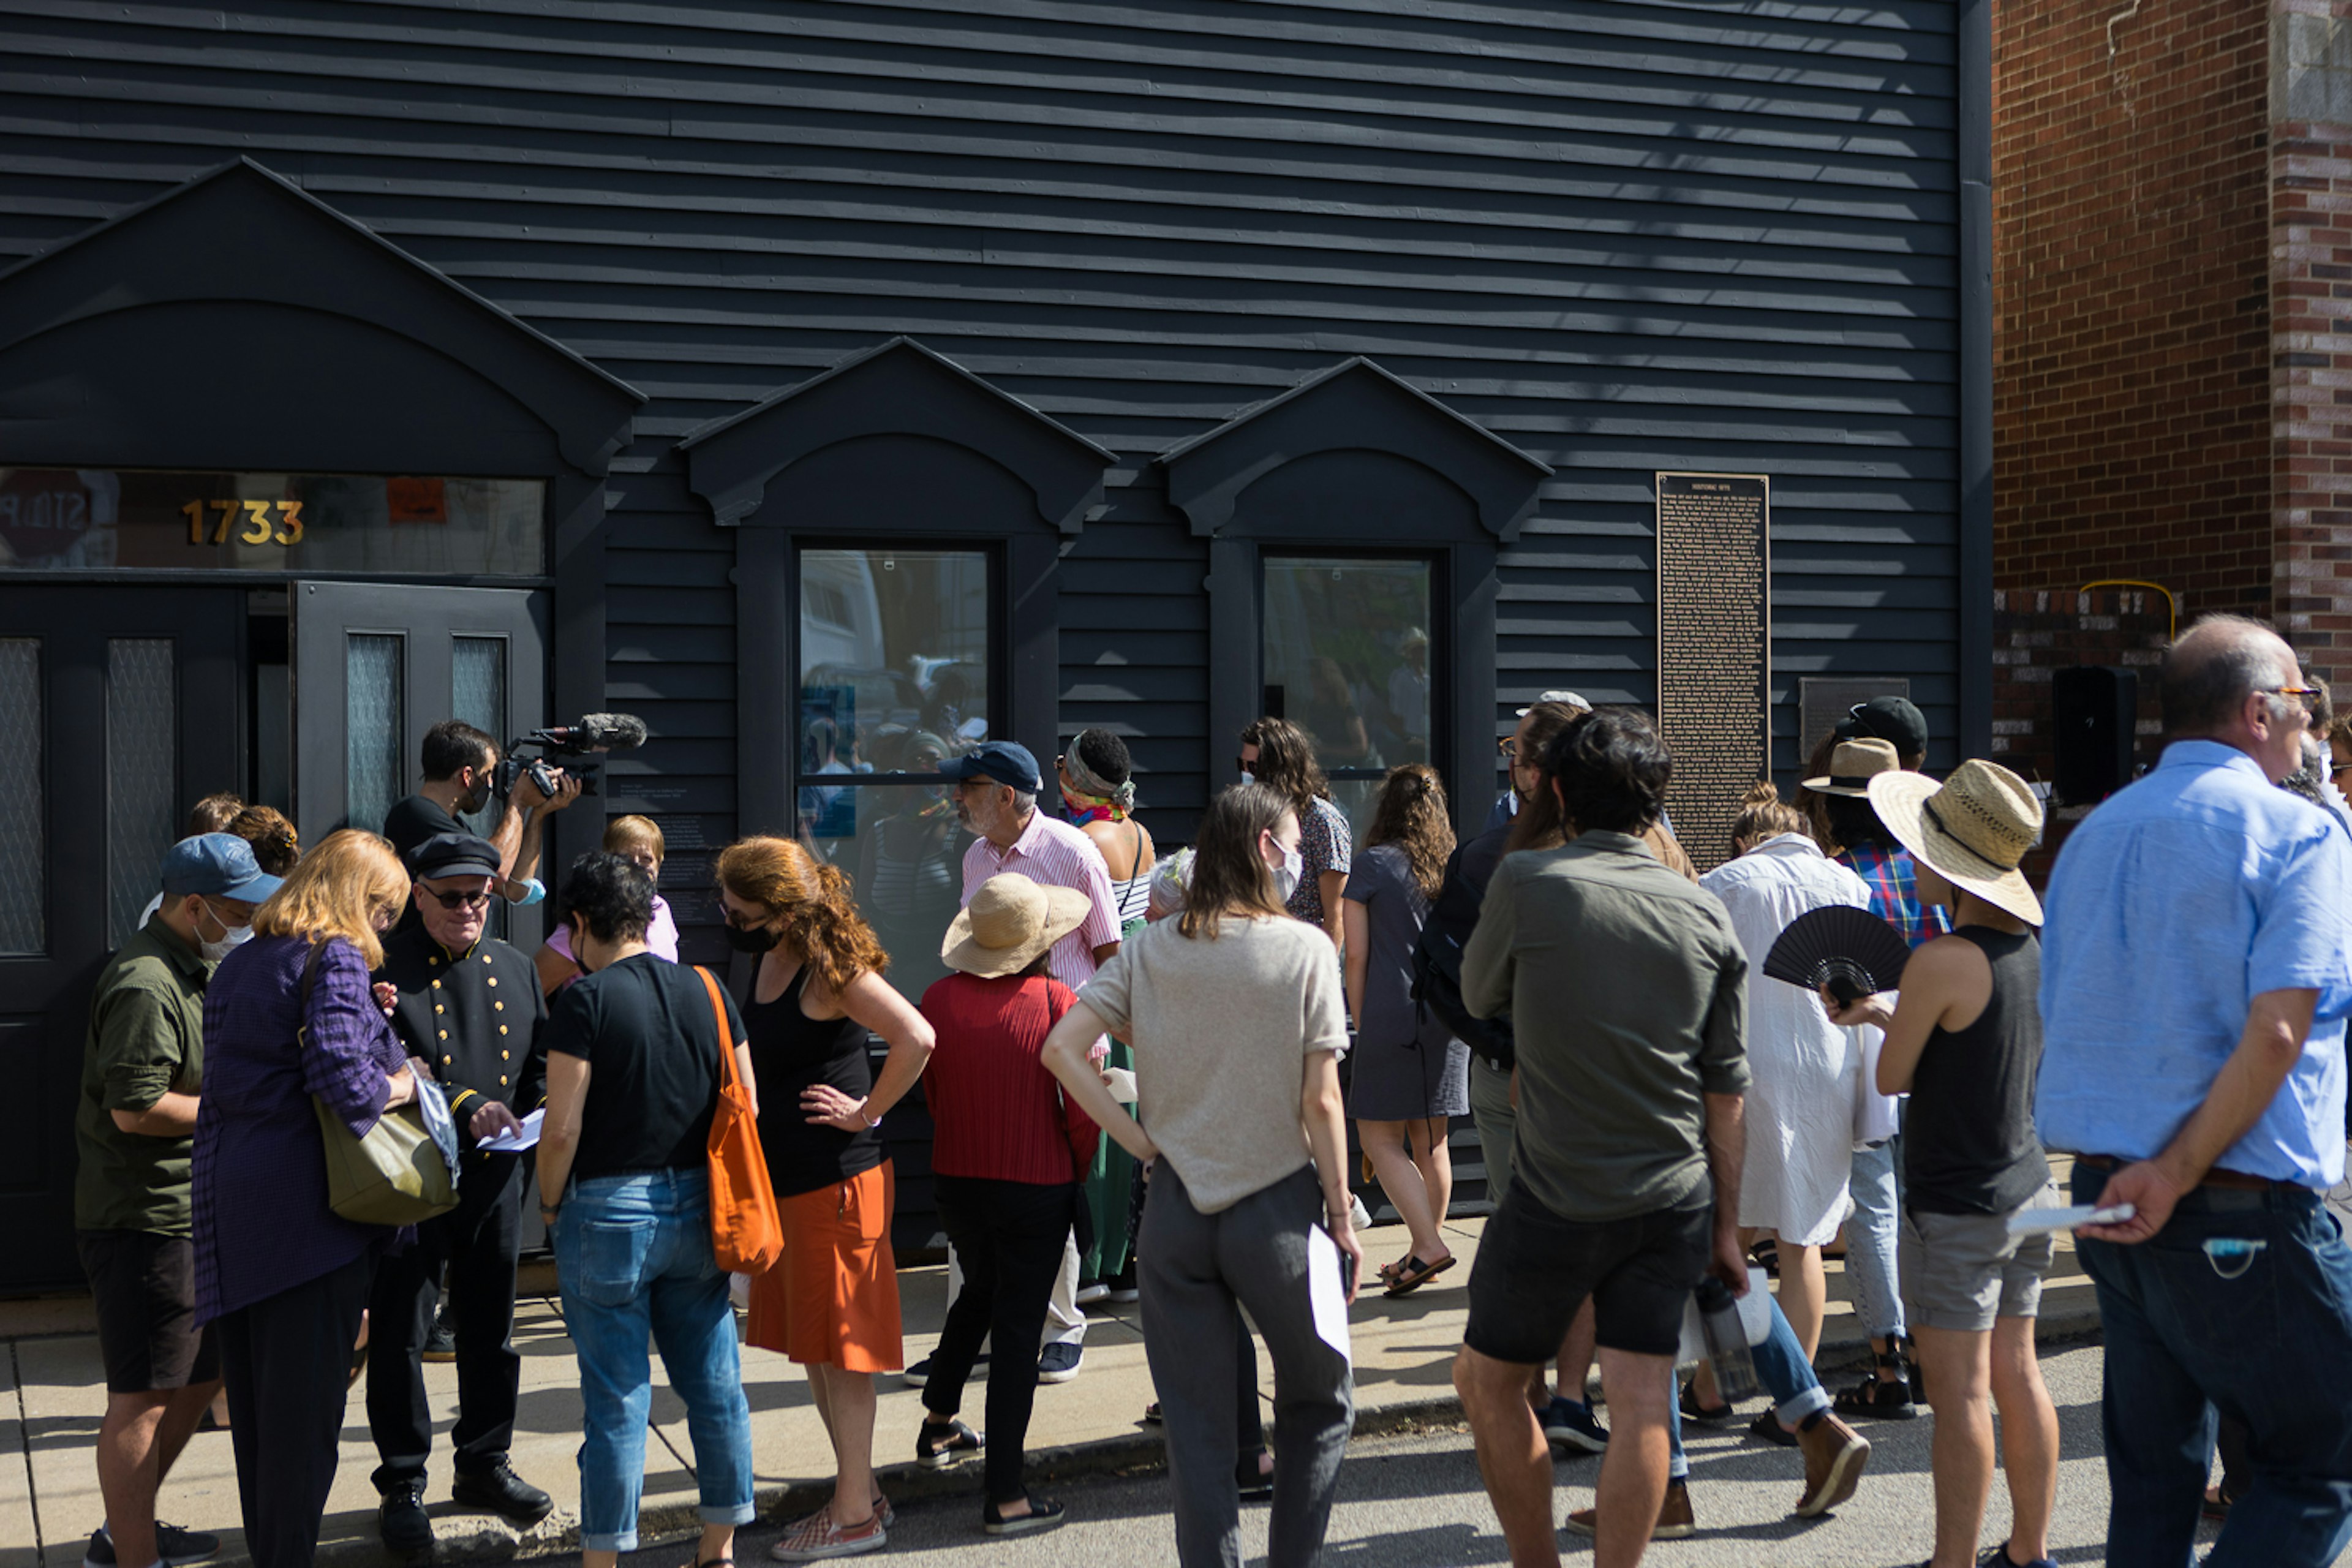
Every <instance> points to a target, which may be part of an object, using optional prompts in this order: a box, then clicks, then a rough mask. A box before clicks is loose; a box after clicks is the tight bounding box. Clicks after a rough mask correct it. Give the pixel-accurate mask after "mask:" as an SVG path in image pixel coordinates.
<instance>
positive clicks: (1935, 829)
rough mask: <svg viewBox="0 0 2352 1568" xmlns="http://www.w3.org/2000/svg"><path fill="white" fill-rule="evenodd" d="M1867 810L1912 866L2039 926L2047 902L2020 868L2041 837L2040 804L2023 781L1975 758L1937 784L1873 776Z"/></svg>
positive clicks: (1919, 776)
mask: <svg viewBox="0 0 2352 1568" xmlns="http://www.w3.org/2000/svg"><path fill="white" fill-rule="evenodd" d="M1840 750H1843V747H1841V748H1840ZM1870 804H1871V805H1873V806H1874V807H1875V808H1876V809H1877V812H1878V820H1879V821H1881V822H1883V823H1885V824H1886V828H1887V831H1888V832H1890V833H1892V834H1894V835H1895V837H1897V838H1899V839H1901V840H1902V841H1903V847H1904V848H1906V849H1908V850H1909V851H1911V857H1912V858H1913V859H1915V860H1917V861H1918V862H1919V863H1920V864H1922V865H1924V866H1927V867H1928V868H1930V869H1932V870H1934V871H1935V872H1936V874H1937V875H1938V876H1940V877H1942V878H1943V879H1945V880H1946V881H1948V882H1949V883H1951V884H1952V886H1954V887H1956V888H1963V889H1967V890H1968V891H1969V892H1971V893H1974V894H1975V895H1976V896H1977V897H1978V898H1979V899H1982V900H1984V901H1985V902H1987V903H1989V904H1990V905H1992V906H1993V907H1994V908H1996V909H2000V910H2007V911H2008V912H2010V913H2011V914H2013V915H2015V916H2016V917H2017V918H2018V919H2019V920H2021V921H2026V922H2027V923H2028V924H2030V925H2037V926H2038V925H2040V924H2041V923H2042V900H2040V899H2037V898H2035V897H2034V896H2033V889H2032V888H2030V887H2028V886H2027V885H2026V881H2025V877H2024V875H2023V873H2021V872H2020V871H2019V870H2018V868H2017V865H2018V862H2019V861H2021V860H2022V859H2024V858H2025V852H2026V851H2027V850H2028V849H2031V848H2032V847H2033V840H2034V838H2035V837H2037V836H2038V835H2039V834H2040V833H2041V831H2042V803H2041V802H2040V801H2038V800H2036V799H2034V798H2033V791H2032V788H2030V787H2029V786H2028V785H2027V784H2026V782H2025V781H2024V780H2023V779H2021V778H2019V777H2018V776H2017V775H2016V774H2015V773H2011V772H2010V771H2009V770H2008V769H2007V768H2004V767H2002V766H2001V765H2000V763H1988V762H1981V761H1979V760H1977V759H1975V758H1970V759H1969V761H1967V762H1965V763H1961V764H1960V765H1959V766H1958V768H1956V769H1954V770H1953V773H1952V776H1951V777H1950V778H1948V779H1947V780H1945V781H1944V782H1943V783H1942V784H1937V782H1936V781H1935V780H1934V779H1931V778H1929V777H1927V775H1926V774H1925V773H1878V774H1875V775H1874V776H1873V777H1872V779H1871V781H1870Z"/></svg>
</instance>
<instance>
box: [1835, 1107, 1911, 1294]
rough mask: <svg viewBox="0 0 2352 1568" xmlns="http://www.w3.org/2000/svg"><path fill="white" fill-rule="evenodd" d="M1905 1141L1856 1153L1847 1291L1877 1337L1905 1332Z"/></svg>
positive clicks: (1847, 1248) (1847, 1239) (1848, 1232)
mask: <svg viewBox="0 0 2352 1568" xmlns="http://www.w3.org/2000/svg"><path fill="white" fill-rule="evenodd" d="M1901 1142H1902V1140H1901V1138H1900V1137H1899V1136H1897V1137H1895V1138H1890V1139H1888V1140H1887V1141H1886V1142H1884V1143H1879V1144H1876V1145H1874V1146H1873V1147H1871V1148H1867V1149H1857V1150H1855V1151H1854V1152H1853V1180H1852V1183H1851V1184H1850V1190H1851V1191H1852V1192H1853V1223H1852V1224H1850V1225H1848V1226H1846V1233H1845V1277H1846V1280H1847V1296H1848V1299H1849V1300H1852V1301H1853V1315H1854V1318H1855V1320H1856V1321H1859V1322H1860V1323H1861V1324H1862V1331H1863V1332H1864V1333H1865V1334H1868V1335H1869V1336H1870V1337H1871V1338H1872V1339H1874V1340H1883V1339H1886V1338H1888V1337H1890V1336H1892V1335H1895V1334H1899V1333H1901V1332H1903V1295H1902V1292H1901V1291H1900V1290H1898V1289H1896V1288H1895V1237H1896V1234H1897V1230H1898V1227H1899V1224H1900V1221H1901V1217H1902V1215H1901V1202H1900V1198H1899V1197H1898V1195H1897V1192H1896V1187H1895V1154H1896V1152H1897V1150H1898V1148H1899V1147H1900V1145H1901Z"/></svg>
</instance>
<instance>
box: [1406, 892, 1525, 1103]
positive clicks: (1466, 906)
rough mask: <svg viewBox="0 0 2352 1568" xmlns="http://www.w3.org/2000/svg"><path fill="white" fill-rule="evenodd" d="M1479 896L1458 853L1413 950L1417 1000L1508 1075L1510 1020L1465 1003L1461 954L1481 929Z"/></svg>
mask: <svg viewBox="0 0 2352 1568" xmlns="http://www.w3.org/2000/svg"><path fill="white" fill-rule="evenodd" d="M1479 894H1480V889H1474V888H1472V887H1471V886H1470V880H1469V879H1468V878H1466V877H1465V876H1464V875H1462V852H1461V851H1460V850H1459V849H1457V850H1455V851H1454V858H1453V859H1451V860H1450V861H1448V862H1447V863H1446V867H1445V881H1444V885H1442V886H1441V887H1440V888H1439V889H1438V890H1437V900H1436V901H1435V902H1434V903H1433V904H1431V905H1430V907H1429V918H1428V919H1427V920H1425V921H1423V922H1422V927H1421V936H1420V938H1419V940H1418V941H1416V942H1414V943H1413V946H1412V999H1413V1000H1414V1001H1415V1002H1417V1003H1419V1004H1420V1005H1421V1006H1422V1008H1423V1011H1424V1012H1426V1013H1428V1014H1429V1015H1430V1016H1433V1017H1434V1018H1436V1019H1437V1021H1438V1022H1439V1023H1441V1024H1443V1025H1444V1026H1446V1028H1447V1029H1449V1030H1451V1031H1452V1032H1453V1035H1454V1038H1455V1039H1457V1040H1460V1041H1461V1042H1462V1043H1463V1044H1464V1045H1465V1046H1468V1047H1470V1048H1471V1050H1473V1051H1475V1052H1476V1053H1477V1054H1478V1055H1479V1056H1480V1057H1482V1058H1485V1060H1486V1063H1487V1065H1488V1066H1490V1067H1492V1068H1495V1069H1496V1071H1497V1072H1508V1071H1509V1070H1510V1069H1511V1067H1512V1065H1513V1064H1514V1063H1516V1062H1517V1060H1518V1052H1517V1048H1516V1047H1514V1046H1513V1044H1512V1038H1511V1020H1510V1018H1509V1017H1508V1016H1498V1017H1493V1018H1481V1017H1477V1016H1474V1015H1473V1014H1472V1013H1471V1011H1470V1009H1469V1008H1468V1007H1467V1006H1465V1005H1464V1004H1463V1001H1462V950H1463V948H1464V947H1465V946H1467V945H1468V943H1469V941H1470V933H1471V932H1472V931H1476V930H1477V929H1478V908H1479V902H1480V898H1479Z"/></svg>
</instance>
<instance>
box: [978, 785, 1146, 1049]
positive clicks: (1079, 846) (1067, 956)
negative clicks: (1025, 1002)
mask: <svg viewBox="0 0 2352 1568" xmlns="http://www.w3.org/2000/svg"><path fill="white" fill-rule="evenodd" d="M1007 871H1017V872H1019V873H1020V874H1021V875H1022V876H1024V877H1026V878H1028V879H1030V880H1031V881H1033V882H1035V883H1038V884H1040V885H1041V886H1044V887H1049V888H1075V889H1077V890H1078V891H1079V892H1081V893H1084V894H1086V895H1087V897H1088V898H1089V899H1092V900H1094V906H1095V907H1094V909H1093V910H1091V911H1090V912H1089V913H1088V914H1087V918H1086V921H1084V923H1082V924H1081V925H1080V926H1079V927H1078V929H1077V930H1076V931H1072V932H1071V933H1070V934H1069V935H1067V936H1066V937H1064V938H1063V939H1062V940H1061V941H1059V942H1055V944H1054V947H1053V951H1052V952H1049V953H1047V954H1046V956H1045V972H1046V973H1049V974H1051V975H1052V976H1053V977H1054V978H1055V979H1056V980H1058V981H1060V982H1061V983H1062V984H1065V985H1066V986H1068V987H1069V988H1070V989H1071V990H1072V991H1076V989H1077V988H1078V987H1079V986H1081V985H1084V984H1086V983H1087V981H1089V980H1092V979H1093V978H1094V977H1095V970H1096V969H1097V964H1096V963H1095V949H1097V948H1098V947H1110V946H1113V945H1116V944H1117V942H1118V936H1119V925H1118V900H1117V899H1115V898H1113V897H1112V895H1111V890H1110V866H1109V863H1108V862H1107V861H1105V860H1104V859H1103V858H1102V851H1101V850H1099V849H1097V848H1096V847H1095V841H1094V840H1093V839H1091V838H1089V837H1087V836H1086V835H1085V834H1084V833H1082V832H1080V831H1079V830H1078V829H1076V828H1075V827H1073V826H1070V825H1069V824H1068V823H1066V822H1056V821H1055V820H1054V818H1052V817H1051V816H1046V815H1045V813H1044V812H1042V811H1038V812H1033V813H1031V814H1030V817H1029V826H1026V827H1024V828H1023V829H1022V830H1021V837H1018V838H1016V839H1014V840H1013V847H1011V848H1009V849H999V848H997V847H996V846H995V845H993V844H992V843H990V842H989V841H988V840H987V839H985V838H975V839H973V840H972V841H971V847H970V848H968V849H966V850H965V851H964V852H963V901H964V902H965V903H967V904H968V903H970V902H971V896H972V895H973V894H974V893H976V892H978V891H980V885H981V884H982V882H985V881H987V880H988V879H990V878H991V877H999V876H1003V874H1004V873H1005V872H1007ZM1095 1044H1096V1045H1097V1047H1108V1041H1105V1040H1097V1041H1096V1042H1095Z"/></svg>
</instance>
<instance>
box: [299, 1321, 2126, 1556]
mask: <svg viewBox="0 0 2352 1568" xmlns="http://www.w3.org/2000/svg"><path fill="white" fill-rule="evenodd" d="M2098 1333H2099V1314H2098V1309H2097V1307H2096V1305H2095V1304H2088V1305H2084V1306H2074V1307H2071V1308H2070V1309H2069V1310H2064V1311H2061V1312H2056V1313H2053V1314H2051V1315H2048V1316H2045V1317H2042V1318H2041V1319H2039V1320H2037V1321H2036V1323H2035V1326H2034V1341H2035V1342H2036V1343H2037V1344H2041V1345H2053V1346H2071V1345H2074V1344H2080V1343H2084V1342H2090V1341H2095V1340H2096V1339H2097V1337H2098ZM1867 1364H1868V1352H1867V1348H1866V1346H1864V1342H1861V1341H1859V1340H1856V1341H1853V1342H1845V1343H1840V1344H1825V1345H1823V1346H1822V1353H1821V1355H1820V1356H1819V1357H1818V1358H1816V1368H1817V1370H1820V1371H1822V1373H1823V1379H1824V1381H1828V1380H1829V1378H1830V1377H1831V1376H1832V1375H1834V1374H1836V1373H1843V1372H1844V1371H1846V1370H1849V1369H1858V1368H1861V1367H1864V1366H1866V1365H1867ZM1462 1418H1463V1417H1462V1404H1461V1401H1459V1400H1458V1399H1456V1398H1454V1396H1453V1395H1452V1394H1443V1395H1433V1396H1431V1397H1429V1398H1426V1399H1406V1400H1399V1401H1395V1402H1393V1403H1391V1404H1386V1405H1381V1406H1380V1407H1379V1408H1378V1409H1376V1410H1369V1411H1360V1412H1359V1413H1358V1414H1357V1416H1356V1425H1355V1430H1354V1432H1353V1433H1352V1434H1351V1440H1352V1439H1353V1438H1355V1437H1386V1436H1396V1435H1398V1434H1400V1433H1410V1432H1417V1431H1421V1430H1424V1429H1426V1428H1429V1427H1435V1426H1459V1425H1461V1422H1462ZM1028 1464H1029V1468H1030V1470H1031V1472H1032V1473H1033V1474H1034V1475H1035V1476H1036V1477H1037V1478H1038V1479H1041V1480H1066V1479H1076V1478H1079V1477H1088V1476H1111V1475H1124V1474H1130V1473H1134V1472H1138V1471H1148V1470H1155V1469H1160V1468H1164V1466H1165V1464H1166V1450H1165V1448H1164V1447H1163V1444H1162V1439H1161V1437H1160V1433H1159V1431H1158V1430H1157V1429H1156V1428H1154V1427H1150V1426H1144V1425H1142V1424H1141V1423H1138V1424H1137V1426H1136V1429H1135V1431H1134V1432H1133V1433H1131V1434H1126V1435H1122V1436H1114V1437H1098V1438H1096V1439H1095V1440H1093V1441H1092V1442H1087V1443H1066V1444H1058V1445H1055V1446H1052V1447H1043V1448H1032V1449H1031V1450H1029V1456H1028ZM976 1474H977V1467H975V1466H971V1465H969V1464H966V1465H960V1466H957V1467H954V1468H950V1469H945V1470H927V1469H924V1468H921V1467H920V1466H919V1465H916V1464H913V1463H911V1462H909V1463H902V1464H898V1465H891V1466H877V1467H876V1468H875V1471H874V1477H875V1479H876V1480H877V1482H879V1483H880V1484H881V1485H882V1487H883V1488H884V1489H885V1490H887V1492H888V1493H889V1495H890V1499H891V1500H892V1501H893V1502H919V1501H923V1500H929V1499H932V1498H942V1497H953V1496H970V1497H976V1496H977V1495H978V1487H977V1485H976V1484H975V1478H976ZM832 1495H833V1484H832V1483H831V1482H830V1481H824V1480H807V1481H793V1482H791V1483H789V1484H786V1485H783V1486H769V1487H762V1488H761V1489H759V1490H758V1492H757V1493H756V1494H755V1495H754V1497H753V1506H754V1507H755V1508H757V1509H758V1510H759V1514H758V1521H757V1522H765V1523H771V1524H772V1523H776V1522H779V1521H784V1520H790V1519H798V1518H802V1517H803V1516H805V1515H807V1514H809V1513H811V1512H814V1510H816V1509H818V1508H819V1507H821V1506H823V1504H824V1501H825V1500H827V1499H828V1498H830V1497H831V1496H832ZM435 1526H436V1539H435V1541H434V1545H433V1550H432V1551H431V1552H429V1553H419V1554H417V1555H416V1556H415V1557H404V1556H402V1555H400V1554H398V1553H394V1552H387V1551H385V1550H384V1549H383V1547H382V1546H381V1545H379V1544H377V1543H376V1542H373V1541H369V1540H359V1541H342V1542H320V1546H319V1557H318V1561H319V1562H320V1563H332V1564H336V1565H337V1568H342V1565H345V1564H348V1565H351V1568H382V1565H383V1564H386V1563H403V1564H423V1563H512V1562H520V1561H526V1560H530V1559H534V1558H543V1557H563V1556H570V1555H572V1554H573V1553H576V1552H579V1550H580V1527H579V1524H578V1522H577V1521H574V1520H573V1519H572V1517H571V1516H570V1515H568V1514H564V1513H560V1512H559V1513H557V1514H554V1515H551V1517H549V1518H548V1519H547V1520H546V1521H543V1522H542V1523H541V1524H539V1525H537V1526H534V1527H533V1528H532V1529H530V1530H529V1531H517V1530H515V1529H514V1528H513V1527H511V1526H509V1525H505V1524H501V1523H500V1522H499V1521H497V1520H495V1519H489V1518H486V1517H483V1516H480V1515H459V1516H457V1517H455V1518H447V1517H444V1518H442V1519H437V1520H436V1521H435ZM701 1530H702V1521H701V1520H700V1519H699V1518H698V1517H697V1514H696V1510H695V1505H694V1504H692V1503H684V1502H671V1503H662V1504H658V1505H656V1506H653V1507H648V1508H646V1509H645V1510H643V1511H641V1512H640V1513H639V1515H638V1517H637V1546H638V1548H639V1549H640V1550H642V1549H644V1548H647V1547H656V1546H666V1545H671V1544H675V1543H677V1542H683V1541H690V1540H692V1539H694V1538H695V1537H696V1536H697V1535H698V1534H700V1533H701Z"/></svg>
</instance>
